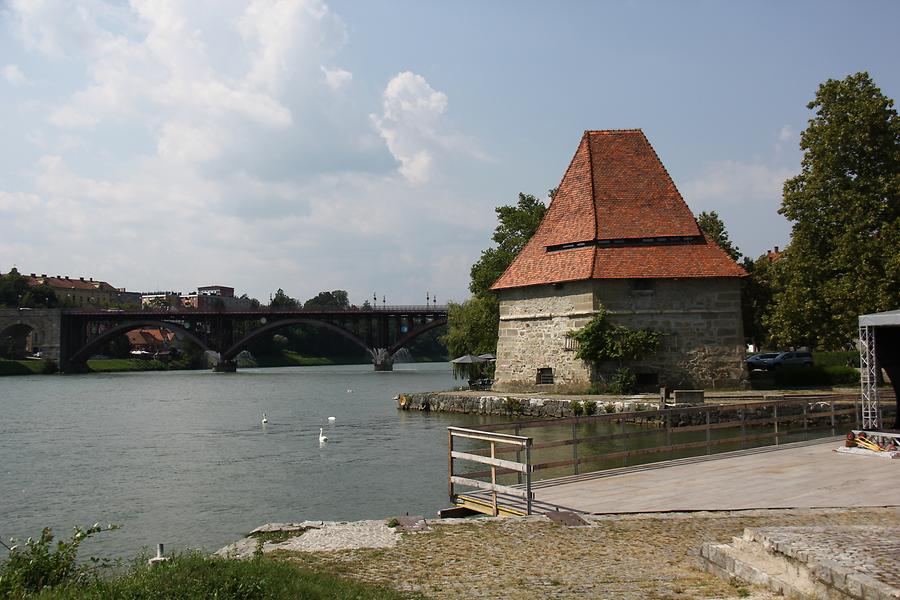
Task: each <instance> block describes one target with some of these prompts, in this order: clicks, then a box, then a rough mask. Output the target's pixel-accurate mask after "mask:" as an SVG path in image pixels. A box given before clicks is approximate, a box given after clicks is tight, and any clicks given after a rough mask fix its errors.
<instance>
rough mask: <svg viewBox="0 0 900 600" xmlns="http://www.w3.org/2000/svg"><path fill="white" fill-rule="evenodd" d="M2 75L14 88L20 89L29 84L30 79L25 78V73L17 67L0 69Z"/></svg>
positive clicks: (9, 66)
mask: <svg viewBox="0 0 900 600" xmlns="http://www.w3.org/2000/svg"><path fill="white" fill-rule="evenodd" d="M0 73H2V74H3V78H4V79H6V82H7V83H9V84H10V85H11V86H13V87H19V86H22V85H25V84H27V83H29V81H28V78H27V77H25V73H23V72H22V69H20V68H19V67H18V66H16V65H6V66H5V67H3V69H0Z"/></svg>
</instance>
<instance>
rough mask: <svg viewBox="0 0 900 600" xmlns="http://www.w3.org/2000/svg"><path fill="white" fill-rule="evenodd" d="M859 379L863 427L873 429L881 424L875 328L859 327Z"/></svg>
mask: <svg viewBox="0 0 900 600" xmlns="http://www.w3.org/2000/svg"><path fill="white" fill-rule="evenodd" d="M859 367H860V369H859V376H860V377H859V381H860V388H861V389H860V399H861V401H862V428H863V429H865V430H869V431H872V430H873V429H878V428H879V427H880V426H881V407H880V406H879V404H878V359H877V358H876V357H875V328H874V327H870V326H868V325H861V326H860V328H859Z"/></svg>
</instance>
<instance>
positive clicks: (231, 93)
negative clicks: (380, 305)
mask: <svg viewBox="0 0 900 600" xmlns="http://www.w3.org/2000/svg"><path fill="white" fill-rule="evenodd" d="M99 4H100V3H99V0H71V4H70V3H69V2H68V1H66V2H63V1H62V0H60V1H55V0H36V1H35V3H33V4H32V3H28V2H15V3H13V4H11V7H12V11H7V12H5V13H4V11H0V19H4V18H9V15H10V14H12V15H13V16H14V19H13V21H14V23H13V24H14V25H18V27H19V37H20V39H22V40H23V41H24V43H25V45H27V46H28V47H29V48H31V49H35V50H38V51H39V52H42V53H44V54H46V55H47V57H48V58H43V57H41V56H38V57H36V60H44V61H46V62H47V63H49V64H51V65H53V66H54V67H55V68H59V64H60V61H65V68H66V69H68V71H69V72H70V73H71V74H72V79H71V81H66V82H65V83H60V82H57V81H55V80H49V82H48V86H56V87H53V89H54V91H55V92H56V96H55V97H56V101H55V103H52V104H51V103H48V102H47V101H43V102H41V103H34V105H33V106H34V108H33V109H32V111H31V113H28V114H32V113H35V114H36V113H38V111H42V112H41V113H40V117H39V118H35V120H34V121H33V122H29V123H27V124H26V125H25V127H24V128H23V129H24V131H25V132H26V133H23V136H24V137H23V141H26V142H29V144H28V148H29V149H30V150H32V151H33V152H36V153H37V154H39V158H37V159H34V163H33V164H32V165H31V166H30V168H27V167H26V168H24V169H22V172H23V175H22V177H23V181H25V182H26V183H25V185H23V186H22V188H21V191H13V190H9V189H8V190H6V191H4V190H3V189H2V188H0V254H2V255H3V256H8V257H10V258H12V259H14V260H16V261H17V262H19V263H22V262H23V260H22V258H23V257H27V260H28V261H32V262H31V265H30V266H26V265H24V264H22V265H21V266H22V267H23V268H24V269H29V270H31V271H35V270H37V271H40V270H42V271H45V272H46V271H49V270H52V271H54V272H56V271H59V272H68V273H73V274H74V273H79V274H80V273H84V274H85V275H88V274H91V275H92V276H95V277H99V278H103V279H107V280H109V281H111V282H112V283H114V284H115V285H117V286H126V287H129V288H132V289H138V290H142V289H148V288H151V287H156V286H157V285H158V286H162V287H167V288H170V289H191V287H192V286H194V287H195V286H197V285H202V284H204V283H210V282H225V283H230V284H233V285H235V286H236V287H237V288H238V289H239V293H240V291H248V292H250V293H251V294H252V295H255V296H258V297H261V298H264V297H266V295H267V293H268V291H271V290H273V289H276V288H277V287H279V286H280V287H283V288H284V289H285V290H287V291H288V293H290V294H292V295H294V296H298V297H303V298H306V297H311V296H312V295H314V294H315V293H316V292H318V291H320V290H321V289H326V288H328V289H337V288H344V289H347V290H348V291H350V293H351V297H354V298H357V299H358V301H362V299H364V298H366V297H369V295H370V294H371V292H372V290H373V289H376V288H377V289H378V291H379V294H380V293H381V292H382V290H385V289H386V288H387V287H391V288H393V289H395V290H396V289H400V290H402V291H401V292H395V294H396V295H395V297H394V298H391V297H390V294H388V296H389V301H397V302H401V303H403V302H408V301H414V300H416V299H418V298H419V296H422V299H424V291H425V290H430V291H431V292H432V293H434V292H437V293H438V294H440V295H441V297H442V298H447V297H451V296H456V297H459V296H461V295H462V294H463V293H464V290H465V289H466V283H467V278H468V264H471V262H472V261H473V260H474V259H475V258H476V256H475V254H477V252H478V248H480V246H481V243H482V242H483V240H484V239H486V238H487V237H488V236H487V230H488V229H489V228H490V223H492V222H493V221H492V212H491V209H490V207H492V206H493V202H491V201H490V200H489V199H488V198H474V197H471V195H470V194H467V193H465V192H462V191H460V190H459V189H453V187H452V183H451V184H448V183H446V182H443V183H442V184H441V185H437V184H434V183H432V184H429V180H431V179H432V178H433V176H434V173H435V172H436V169H437V162H438V161H439V160H440V159H441V158H446V157H447V154H448V153H450V152H457V153H459V152H462V153H469V154H471V147H472V146H473V145H474V144H472V143H470V141H468V140H464V138H462V137H461V136H459V135H458V134H456V133H455V132H454V131H453V129H452V127H450V126H449V125H448V124H447V123H446V122H445V121H444V118H445V115H444V113H445V111H446V107H447V96H446V95H445V94H443V93H441V92H439V91H436V90H434V89H433V88H431V86H430V85H429V84H428V82H427V81H426V80H425V79H424V78H423V77H421V76H419V75H415V74H413V73H409V72H407V73H401V74H400V75H398V76H397V77H395V78H394V79H392V80H391V82H390V83H389V84H388V85H387V87H386V89H385V91H384V94H383V97H382V98H381V100H382V106H381V109H382V111H383V112H382V114H381V115H380V116H379V117H378V119H377V121H378V124H379V127H378V128H377V129H378V134H380V135H381V137H379V136H378V135H376V132H375V130H374V129H373V128H372V122H373V117H372V116H371V115H370V113H371V112H372V111H373V109H375V110H377V108H376V107H373V106H371V105H370V106H366V105H364V104H362V101H361V100H360V98H358V97H356V96H353V97H350V95H341V101H340V102H335V94H334V90H335V89H340V88H342V87H345V86H347V85H348V84H350V83H351V81H352V77H353V75H352V74H350V73H349V72H348V71H345V70H343V69H339V68H331V67H324V66H323V65H335V64H340V57H338V56H337V55H336V53H337V52H338V51H339V50H340V48H341V47H342V45H343V44H344V43H345V42H346V28H345V27H344V25H343V23H342V22H341V20H340V19H339V18H338V17H337V15H335V14H334V13H332V12H331V11H330V9H328V7H327V6H325V5H324V4H322V3H321V2H318V1H316V0H253V1H251V2H249V3H234V2H223V1H221V0H196V1H192V2H188V3H182V2H150V1H149V0H133V2H132V3H131V4H129V5H127V6H125V5H116V6H117V7H119V6H120V7H119V8H115V9H112V8H110V9H108V10H107V8H104V7H99ZM67 7H68V8H69V9H70V10H69V11H68V13H71V14H73V15H80V16H78V17H77V18H76V19H75V21H77V22H76V23H74V24H73V23H68V22H67V21H66V18H65V17H66V14H68V13H67V10H66V8H67ZM38 72H39V69H38ZM30 74H31V73H30ZM73 82H74V83H73ZM48 123H49V124H50V125H49V126H48V125H47V124H48ZM73 129H82V130H85V129H86V130H88V131H86V132H85V133H84V134H79V136H77V137H76V136H75V135H73V134H72V132H71V131H70V130H73ZM388 138H390V139H388ZM460 140H463V141H462V142H460ZM373 141H374V143H373ZM385 141H387V142H388V143H387V150H386V149H385V143H384V142H385ZM388 152H390V153H391V154H393V155H394V156H395V157H398V160H400V166H401V169H400V174H398V173H397V172H396V171H395V169H394V168H393V167H392V165H390V164H389V163H388V161H386V160H385V159H386V158H388V157H389V154H388ZM308 164H312V166H307V165H308ZM27 177H30V179H24V178H27ZM412 182H415V185H414V184H413V183H412ZM5 185H6V186H9V185H11V184H10V183H6V184H5ZM29 186H30V187H29ZM398 231H402V232H403V235H398V234H397V232H398ZM472 239H477V240H478V243H477V244H472V243H471V241H472ZM23 248H25V249H27V250H25V251H23V250H22V249H23ZM407 286H421V288H422V289H421V290H419V289H418V288H417V287H416V288H414V289H413V288H410V289H409V290H407V289H406V288H407ZM406 291H409V294H410V296H409V297H404V296H403V295H402V294H403V293H404V292H406ZM420 292H421V293H420Z"/></svg>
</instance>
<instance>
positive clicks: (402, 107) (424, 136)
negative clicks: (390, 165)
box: [372, 71, 447, 183]
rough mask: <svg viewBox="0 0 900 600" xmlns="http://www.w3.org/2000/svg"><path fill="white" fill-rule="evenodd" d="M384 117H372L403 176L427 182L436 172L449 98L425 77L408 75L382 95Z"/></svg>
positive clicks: (398, 78) (410, 179)
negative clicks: (440, 132) (437, 149)
mask: <svg viewBox="0 0 900 600" xmlns="http://www.w3.org/2000/svg"><path fill="white" fill-rule="evenodd" d="M382 109H383V113H382V115H381V116H377V115H372V122H373V123H374V124H375V127H376V129H377V130H378V133H379V134H381V137H382V138H384V141H385V142H386V143H387V147H388V150H390V152H391V154H392V155H393V156H394V158H395V159H397V160H398V161H399V162H400V173H401V174H402V175H403V176H404V177H405V178H406V179H407V180H408V181H410V182H412V183H424V182H427V181H428V180H429V179H430V178H431V175H432V170H433V162H434V160H433V157H432V155H433V152H434V150H433V149H434V147H435V146H437V145H440V140H439V136H438V132H437V127H438V121H439V119H440V116H441V115H442V114H443V113H444V111H445V110H446V109H447V95H446V94H444V93H442V92H438V91H436V90H435V89H434V88H432V87H431V86H430V85H429V84H428V82H427V81H426V80H425V78H424V77H422V76H421V75H416V74H415V73H413V72H411V71H404V72H402V73H400V74H398V75H396V76H395V77H394V78H393V79H391V80H390V81H389V82H388V84H387V87H385V89H384V93H383V94H382Z"/></svg>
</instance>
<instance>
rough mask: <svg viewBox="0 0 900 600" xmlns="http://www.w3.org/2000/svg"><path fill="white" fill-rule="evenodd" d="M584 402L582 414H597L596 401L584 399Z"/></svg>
mask: <svg viewBox="0 0 900 600" xmlns="http://www.w3.org/2000/svg"><path fill="white" fill-rule="evenodd" d="M583 404H584V414H586V415H595V414H597V403H596V402H594V401H593V400H585V401H584V402H583Z"/></svg>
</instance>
